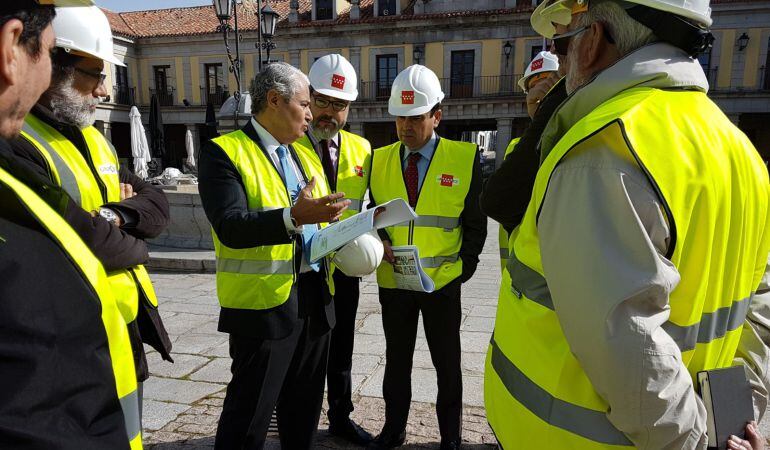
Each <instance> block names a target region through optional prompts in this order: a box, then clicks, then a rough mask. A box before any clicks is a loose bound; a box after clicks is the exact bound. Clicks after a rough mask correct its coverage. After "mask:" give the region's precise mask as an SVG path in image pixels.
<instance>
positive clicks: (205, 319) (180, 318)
mask: <svg viewBox="0 0 770 450" xmlns="http://www.w3.org/2000/svg"><path fill="white" fill-rule="evenodd" d="M161 312H162V313H163V312H165V311H163V310H162V309H161ZM211 319H212V317H211V316H207V315H200V314H188V313H176V314H174V315H173V316H171V317H168V318H166V316H165V315H164V316H163V324H164V325H165V326H166V331H168V334H169V335H170V336H171V335H173V336H179V335H181V334H184V333H187V332H191V331H193V330H195V331H194V332H198V333H200V332H203V331H210V332H212V333H213V332H216V326H215V325H213V326H211V327H206V328H207V329H206V330H201V328H202V326H203V325H204V324H206V323H211ZM209 328H210V329H209Z"/></svg>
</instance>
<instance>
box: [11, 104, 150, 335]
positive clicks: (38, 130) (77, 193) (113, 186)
mask: <svg viewBox="0 0 770 450" xmlns="http://www.w3.org/2000/svg"><path fill="white" fill-rule="evenodd" d="M23 130H24V131H23V133H22V136H24V138H26V139H27V140H28V141H29V142H30V143H31V144H33V145H34V146H35V148H37V150H38V151H39V152H40V154H41V155H42V156H43V157H44V158H45V159H46V161H48V164H49V171H50V172H51V175H52V181H54V182H55V183H57V184H59V185H60V186H61V187H62V188H63V189H64V190H65V191H66V192H67V193H68V194H70V197H72V198H73V199H74V200H75V201H77V203H78V205H80V207H81V208H83V209H85V210H86V211H96V210H98V209H99V208H100V207H101V206H102V205H104V204H106V203H117V202H119V201H120V177H119V174H118V173H119V169H120V165H119V162H118V155H117V152H116V151H115V148H114V147H113V146H112V144H110V142H109V141H108V140H107V139H106V138H105V137H104V136H102V134H101V133H99V130H97V129H96V128H95V127H93V126H90V127H86V128H84V129H82V130H81V133H82V135H83V140H84V141H85V143H86V146H87V147H88V152H89V154H88V157H89V158H90V162H91V165H89V161H86V158H85V156H84V155H83V154H82V153H81V152H80V150H78V148H77V147H75V145H74V144H72V142H70V141H69V140H68V139H67V138H66V137H65V136H64V135H62V134H61V133H59V132H58V131H57V130H56V129H54V128H53V127H51V126H50V125H48V124H46V123H45V122H43V121H42V120H40V119H39V118H37V117H35V116H34V115H33V114H29V115H27V117H26V118H25V123H24V127H23ZM100 183H101V186H103V189H104V191H103V190H102V187H101V186H100ZM105 194H106V195H105ZM108 276H109V280H110V284H111V285H112V286H113V291H114V293H115V296H116V297H117V299H118V306H119V308H120V311H121V314H122V315H123V318H124V319H125V321H126V323H131V322H133V321H134V320H135V319H136V316H137V314H138V312H139V293H140V292H142V293H144V297H143V298H145V299H147V301H148V302H149V303H150V304H151V305H153V306H157V305H158V299H157V296H156V294H155V290H154V288H153V286H152V282H151V281H150V277H149V275H148V274H147V271H146V269H145V268H144V266H141V265H140V266H135V267H133V268H132V269H130V270H117V271H113V272H110V273H109V274H108Z"/></svg>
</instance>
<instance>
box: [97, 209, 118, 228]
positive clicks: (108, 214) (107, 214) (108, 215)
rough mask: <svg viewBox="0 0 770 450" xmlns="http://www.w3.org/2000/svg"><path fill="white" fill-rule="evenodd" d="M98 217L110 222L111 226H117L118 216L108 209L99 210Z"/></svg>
mask: <svg viewBox="0 0 770 450" xmlns="http://www.w3.org/2000/svg"><path fill="white" fill-rule="evenodd" d="M99 215H100V216H102V217H103V218H104V220H106V221H107V222H110V223H111V224H113V225H116V226H117V225H118V219H119V217H118V214H117V213H116V212H115V211H113V210H111V209H109V208H99Z"/></svg>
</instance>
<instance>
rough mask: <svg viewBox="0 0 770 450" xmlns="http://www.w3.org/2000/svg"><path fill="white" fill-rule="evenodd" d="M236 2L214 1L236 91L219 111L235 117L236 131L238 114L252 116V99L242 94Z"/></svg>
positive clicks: (221, 113)
mask: <svg viewBox="0 0 770 450" xmlns="http://www.w3.org/2000/svg"><path fill="white" fill-rule="evenodd" d="M235 1H236V0H213V3H214V12H215V13H216V16H217V19H218V20H219V26H218V27H217V32H218V33H222V36H223V38H224V40H225V51H226V52H227V59H228V61H229V62H230V68H229V70H230V72H231V73H232V74H233V77H234V78H235V86H236V90H235V92H233V95H232V97H230V98H228V99H227V100H226V101H225V102H224V104H223V105H222V108H221V109H220V110H219V116H220V117H223V116H229V115H230V114H232V115H233V122H234V126H235V129H238V114H239V113H241V114H250V112H251V111H246V108H247V107H248V109H250V108H251V101H250V100H251V99H250V98H247V97H248V93H245V94H246V96H243V95H242V94H244V93H242V92H241V53H240V47H239V42H240V40H241V35H240V33H239V32H238V8H237V7H235ZM230 17H233V21H234V27H232V28H231V27H230ZM230 31H232V32H233V34H235V57H233V54H232V51H231V50H230Z"/></svg>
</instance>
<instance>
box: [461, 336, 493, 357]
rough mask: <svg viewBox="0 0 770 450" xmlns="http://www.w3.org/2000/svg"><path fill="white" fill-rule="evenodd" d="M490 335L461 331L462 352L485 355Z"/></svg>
mask: <svg viewBox="0 0 770 450" xmlns="http://www.w3.org/2000/svg"><path fill="white" fill-rule="evenodd" d="M490 336H491V333H484V332H476V331H461V332H460V345H461V346H462V351H463V352H471V353H486V351H487V347H489V338H490Z"/></svg>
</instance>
